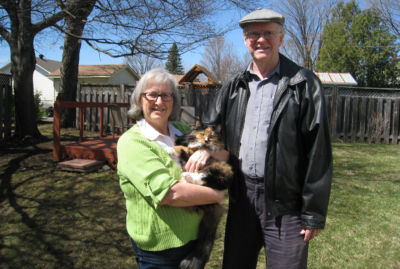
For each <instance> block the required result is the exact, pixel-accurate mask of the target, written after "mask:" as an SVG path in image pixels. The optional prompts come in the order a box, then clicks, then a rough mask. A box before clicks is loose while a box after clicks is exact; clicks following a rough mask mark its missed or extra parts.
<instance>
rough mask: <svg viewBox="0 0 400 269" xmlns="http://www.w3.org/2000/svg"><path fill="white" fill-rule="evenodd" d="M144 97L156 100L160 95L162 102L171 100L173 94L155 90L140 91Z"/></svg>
mask: <svg viewBox="0 0 400 269" xmlns="http://www.w3.org/2000/svg"><path fill="white" fill-rule="evenodd" d="M142 95H144V97H145V98H146V99H147V100H149V101H157V99H158V97H161V100H163V101H164V102H171V101H172V100H174V96H175V95H174V94H173V93H163V94H158V93H156V92H146V93H142Z"/></svg>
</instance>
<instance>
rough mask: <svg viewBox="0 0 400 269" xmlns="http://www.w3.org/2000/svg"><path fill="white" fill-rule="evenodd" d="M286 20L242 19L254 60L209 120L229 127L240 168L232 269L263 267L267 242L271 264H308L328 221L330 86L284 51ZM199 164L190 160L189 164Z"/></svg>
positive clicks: (230, 231)
mask: <svg viewBox="0 0 400 269" xmlns="http://www.w3.org/2000/svg"><path fill="white" fill-rule="evenodd" d="M284 23H285V18H284V17H283V16H282V15H281V14H278V13H276V12H274V11H271V10H267V9H259V10H256V11H254V12H252V13H250V14H248V15H247V16H245V17H244V18H243V19H241V20H240V21H239V25H240V27H242V28H243V38H244V43H245V45H246V47H247V48H248V50H249V52H250V54H251V55H252V57H253V61H252V62H251V63H250V64H249V66H248V67H247V69H246V70H244V71H242V72H240V73H238V74H237V75H235V76H233V77H231V78H230V79H229V80H228V81H227V82H226V83H225V84H224V85H223V87H222V88H221V89H220V90H219V92H218V94H217V95H216V97H215V99H214V101H213V104H212V105H211V108H210V110H209V112H208V113H207V116H206V117H205V119H204V122H205V123H206V124H210V125H215V124H222V134H223V137H224V142H225V145H226V149H227V151H228V152H229V154H230V155H229V160H230V163H231V164H233V167H234V169H235V172H236V173H235V175H236V177H235V181H234V184H233V186H232V187H231V189H230V201H229V211H228V219H227V224H226V234H225V250H224V260H223V268H226V269H234V268H238V269H243V268H245V269H249V268H256V265H257V260H258V255H259V252H260V250H261V248H262V247H263V246H264V247H265V254H266V257H267V268H268V269H273V268H306V267H307V256H308V242H309V240H311V239H312V238H314V237H315V236H317V235H318V234H319V233H320V232H321V230H322V229H323V228H324V226H325V220H326V213H327V208H328V202H329V194H330V187H331V180H332V150H331V141H330V135H329V128H328V118H327V115H326V112H325V104H324V98H323V97H324V96H323V92H322V86H321V82H320V80H319V79H318V77H317V76H315V75H314V74H313V72H311V71H310V70H307V69H305V68H303V67H300V66H298V65H297V64H295V63H294V62H292V61H291V60H289V59H287V58H286V57H285V56H283V55H281V54H280V53H279V47H280V46H281V45H282V41H283V38H284ZM199 154H200V153H199ZM199 156H200V155H199ZM199 159H201V158H199ZM203 161H204V158H203ZM198 163H200V161H199V160H197V161H195V160H189V162H188V164H187V166H186V168H188V169H191V170H194V169H197V168H198V167H199V165H197V164H198ZM196 165H197V166H196Z"/></svg>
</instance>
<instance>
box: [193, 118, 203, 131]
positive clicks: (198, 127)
mask: <svg viewBox="0 0 400 269" xmlns="http://www.w3.org/2000/svg"><path fill="white" fill-rule="evenodd" d="M202 128H203V126H202V124H201V122H200V121H199V120H197V121H196V128H195V129H196V130H197V129H202Z"/></svg>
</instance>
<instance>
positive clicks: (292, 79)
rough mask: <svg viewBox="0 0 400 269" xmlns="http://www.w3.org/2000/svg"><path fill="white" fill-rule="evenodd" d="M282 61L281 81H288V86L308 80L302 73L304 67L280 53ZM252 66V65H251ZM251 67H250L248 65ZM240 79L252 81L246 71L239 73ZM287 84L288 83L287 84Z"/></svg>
mask: <svg viewBox="0 0 400 269" xmlns="http://www.w3.org/2000/svg"><path fill="white" fill-rule="evenodd" d="M279 61H280V72H279V73H280V74H279V75H280V80H282V79H284V80H288V82H287V84H289V85H296V84H299V83H300V82H302V81H304V80H305V79H306V78H305V77H304V75H303V73H302V72H301V70H302V67H300V66H299V65H297V64H295V63H294V62H293V61H291V60H289V59H288V58H287V57H286V56H284V55H282V54H280V53H279ZM249 64H250V63H249ZM247 66H249V65H247ZM238 79H240V80H243V81H246V82H248V81H249V80H250V74H249V72H248V70H247V67H246V69H244V70H243V71H242V72H240V73H239V76H238ZM285 84H286V83H285Z"/></svg>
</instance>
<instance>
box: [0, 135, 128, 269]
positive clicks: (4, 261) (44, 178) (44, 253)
mask: <svg viewBox="0 0 400 269" xmlns="http://www.w3.org/2000/svg"><path fill="white" fill-rule="evenodd" d="M0 155H2V158H3V157H4V159H3V160H2V162H1V165H0V175H1V183H0V227H2V228H1V229H0V268H10V269H11V268H135V266H136V265H135V263H134V259H133V250H132V247H131V246H130V242H129V238H128V235H127V232H126V228H125V216H126V211H125V205H124V198H123V194H122V192H121V190H120V188H119V184H118V176H117V175H116V173H115V172H102V173H97V172H96V173H88V174H80V173H71V172H64V171H57V170H56V164H55V163H54V162H53V161H52V142H51V141H50V142H47V143H36V144H31V145H21V147H19V148H17V147H16V148H8V149H7V150H6V151H2V152H0Z"/></svg>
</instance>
